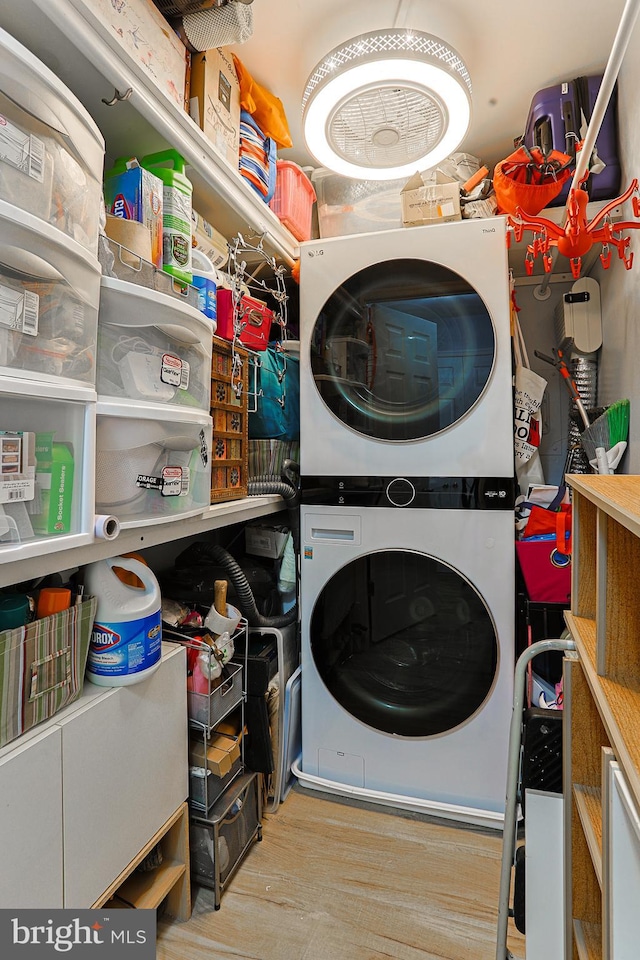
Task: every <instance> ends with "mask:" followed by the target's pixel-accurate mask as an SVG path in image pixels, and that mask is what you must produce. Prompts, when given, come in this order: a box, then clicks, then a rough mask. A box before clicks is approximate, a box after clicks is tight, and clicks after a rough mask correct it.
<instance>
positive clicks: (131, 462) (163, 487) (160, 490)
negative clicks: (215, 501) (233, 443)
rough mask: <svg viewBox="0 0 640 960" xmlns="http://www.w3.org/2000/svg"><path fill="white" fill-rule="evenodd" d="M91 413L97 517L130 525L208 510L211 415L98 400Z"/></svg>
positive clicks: (175, 517)
mask: <svg viewBox="0 0 640 960" xmlns="http://www.w3.org/2000/svg"><path fill="white" fill-rule="evenodd" d="M96 410H97V426H96V511H97V513H100V514H108V515H112V516H116V517H118V519H119V520H120V523H121V525H122V527H136V526H142V525H145V524H149V523H160V522H163V521H168V520H179V519H181V518H182V517H185V516H193V515H195V514H198V513H201V512H202V511H203V510H204V509H205V507H208V506H209V504H210V488H211V431H212V423H211V417H209V416H206V415H205V414H203V413H201V412H200V411H190V410H187V409H185V410H181V411H180V412H179V413H180V416H179V418H178V417H177V416H175V413H174V415H173V417H172V416H171V415H170V414H169V411H168V410H167V411H163V410H162V408H160V407H158V405H157V404H153V403H142V402H136V401H133V400H130V401H129V402H128V403H116V402H111V401H109V400H99V401H98V404H97V408H96ZM163 414H164V416H163Z"/></svg>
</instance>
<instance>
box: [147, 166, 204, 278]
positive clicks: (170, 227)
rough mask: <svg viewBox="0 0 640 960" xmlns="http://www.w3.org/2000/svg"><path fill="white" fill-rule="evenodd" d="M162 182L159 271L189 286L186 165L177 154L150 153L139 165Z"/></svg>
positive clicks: (191, 191)
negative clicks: (160, 265) (160, 262)
mask: <svg viewBox="0 0 640 960" xmlns="http://www.w3.org/2000/svg"><path fill="white" fill-rule="evenodd" d="M140 163H141V165H142V166H143V167H144V169H145V170H149V171H151V173H154V174H155V175H156V177H159V178H160V180H162V184H163V187H162V269H163V270H164V271H165V272H166V273H170V274H171V276H173V277H175V278H176V280H180V281H182V283H191V280H192V274H191V207H192V204H191V197H192V194H193V187H192V185H191V181H190V180H188V179H187V176H186V175H185V167H186V163H185V161H184V158H183V157H181V156H180V154H179V153H178V152H177V150H161V151H160V152H159V153H150V154H148V156H146V157H143V158H142V160H141V161H140Z"/></svg>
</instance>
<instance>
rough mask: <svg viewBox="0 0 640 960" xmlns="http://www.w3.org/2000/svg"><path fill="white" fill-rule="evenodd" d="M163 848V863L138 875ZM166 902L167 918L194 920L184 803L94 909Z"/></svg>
mask: <svg viewBox="0 0 640 960" xmlns="http://www.w3.org/2000/svg"><path fill="white" fill-rule="evenodd" d="M157 844H160V849H161V851H162V863H160V864H159V866H157V867H156V868H155V869H154V870H149V871H144V872H139V873H137V872H136V867H138V866H139V865H140V864H141V863H142V861H143V860H144V859H145V857H146V856H147V855H148V854H149V853H151V851H152V850H153V849H154V847H155V846H156V845H157ZM165 900H166V903H165V910H164V915H165V916H168V917H171V918H172V919H174V920H188V919H189V917H190V916H191V883H190V866H189V805H188V803H186V802H185V803H183V804H181V806H179V807H178V809H177V810H176V811H175V813H173V814H172V815H171V816H170V817H169V819H168V820H167V822H166V823H165V824H163V826H162V827H160V829H159V830H158V831H157V833H155V834H154V836H153V837H151V839H150V840H149V842H148V843H146V844H145V845H144V847H143V848H142V850H141V851H140V853H139V854H138V855H137V856H136V857H134V859H133V860H132V861H131V863H130V864H129V865H128V866H127V867H126V868H125V869H124V870H123V871H122V873H121V874H120V876H119V877H116V879H115V880H114V881H113V883H112V884H111V885H110V886H109V887H108V888H107V889H106V890H105V892H104V893H103V894H102V896H101V897H99V898H98V900H97V901H96V902H95V903H94V904H93V907H103V906H105V905H107V906H109V907H119V906H122V907H135V908H138V909H145V908H146V909H155V908H157V907H159V906H160V904H161V903H162V902H163V901H165Z"/></svg>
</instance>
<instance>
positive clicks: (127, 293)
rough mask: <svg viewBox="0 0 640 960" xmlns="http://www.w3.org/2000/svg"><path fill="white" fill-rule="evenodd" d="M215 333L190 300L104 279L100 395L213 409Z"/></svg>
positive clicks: (100, 318)
mask: <svg viewBox="0 0 640 960" xmlns="http://www.w3.org/2000/svg"><path fill="white" fill-rule="evenodd" d="M212 336H213V332H212V325H211V322H210V321H209V320H207V319H206V318H205V317H203V315H202V314H201V313H200V312H199V311H198V310H195V309H194V308H193V307H190V306H189V305H188V304H186V303H181V302H180V301H179V300H177V299H176V298H175V297H170V296H168V295H167V294H163V293H158V292H157V291H155V290H150V289H148V288H146V287H143V286H139V285H136V284H133V283H128V282H127V281H126V280H118V279H115V278H112V277H103V278H102V283H101V289H100V317H99V323H98V375H97V390H98V394H99V395H100V396H101V397H114V398H118V399H121V398H123V397H129V398H130V399H131V400H141V401H144V402H152V403H158V404H162V405H166V404H171V405H177V406H180V407H192V408H197V409H200V410H204V411H206V412H208V411H209V405H210V404H209V401H210V395H211V352H212Z"/></svg>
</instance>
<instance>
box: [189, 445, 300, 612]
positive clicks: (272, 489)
mask: <svg viewBox="0 0 640 960" xmlns="http://www.w3.org/2000/svg"><path fill="white" fill-rule="evenodd" d="M283 476H284V477H286V478H287V479H286V480H285V479H283V480H280V479H278V478H277V477H274V476H262V477H253V478H252V479H251V480H250V481H249V485H248V493H249V496H251V497H259V496H264V495H266V494H270V493H275V494H278V495H279V496H281V497H282V499H283V500H284V501H285V503H286V505H287V511H288V514H289V526H290V528H291V534H292V536H293V546H294V550H295V552H296V555H297V553H298V549H299V544H300V517H299V515H298V506H299V502H300V498H299V495H298V490H297V487H296V486H295V485H294V481H295V476H294V469H293V464H292V461H285V464H284V467H283ZM290 477H291V480H289V478H290ZM200 550H201V551H202V553H204V555H205V556H206V557H207V558H208V559H210V560H212V561H213V562H214V563H217V564H219V565H220V566H221V567H224V569H225V570H226V572H227V575H228V577H229V579H230V580H231V582H232V583H233V586H234V589H235V592H236V595H237V598H238V607H239V609H240V612H241V613H242V615H243V616H244V617H246V619H247V623H248V624H249V626H250V627H276V628H278V627H287V626H288V625H289V624H290V623H294V622H295V621H296V620H297V617H298V605H297V603H296V604H294V606H293V607H291V609H290V610H287V612H286V613H283V614H281V615H280V616H277V617H265V616H263V615H262V614H261V613H260V611H259V610H258V608H257V606H256V601H255V597H254V596H253V591H252V590H251V586H250V584H249V581H248V580H247V578H246V576H245V575H244V571H243V570H242V568H241V567H240V566H239V564H238V563H236V561H235V560H234V558H233V557H232V556H231V554H230V553H229V552H228V550H225V548H224V547H221V546H218V545H217V544H212V543H203V544H200Z"/></svg>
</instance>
